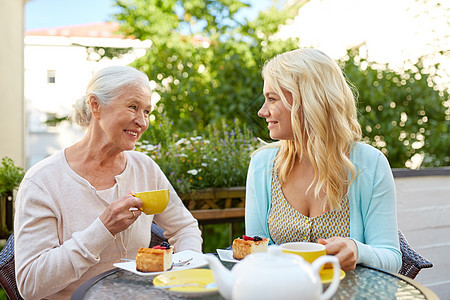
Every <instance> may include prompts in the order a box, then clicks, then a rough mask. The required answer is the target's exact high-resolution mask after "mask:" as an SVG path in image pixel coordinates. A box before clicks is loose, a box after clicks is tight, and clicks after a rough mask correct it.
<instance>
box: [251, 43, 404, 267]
mask: <svg viewBox="0 0 450 300" xmlns="http://www.w3.org/2000/svg"><path fill="white" fill-rule="evenodd" d="M262 74H263V78H264V91H263V93H264V97H265V101H264V104H263V106H262V107H261V109H260V110H259V112H258V116H260V117H261V118H265V119H266V121H267V124H268V129H269V131H270V137H271V138H272V139H275V140H280V141H279V142H276V143H272V144H269V145H266V146H265V147H263V148H261V149H259V150H258V151H256V152H255V153H254V154H253V156H252V158H251V162H250V166H249V170H248V176H247V195H246V213H245V214H246V215H245V226H246V234H247V235H251V236H253V235H259V236H263V237H269V238H270V242H271V243H275V244H282V243H285V242H298V241H309V242H318V243H321V244H324V245H326V248H327V253H328V254H333V255H335V256H336V257H337V258H338V259H339V262H340V264H341V268H342V269H343V270H353V269H354V268H355V267H356V264H359V263H364V264H367V265H371V266H374V267H379V268H382V269H385V270H389V271H392V272H397V271H398V270H399V269H400V266H401V252H400V249H399V242H398V236H397V217H396V198H395V187H394V180H393V176H392V172H391V169H390V166H389V163H388V161H387V159H386V157H385V156H384V155H383V154H382V153H381V152H380V151H378V150H377V149H375V148H373V147H371V146H369V145H367V144H363V143H361V142H360V139H361V128H360V125H359V124H358V121H357V111H356V105H355V98H354V95H353V93H352V89H351V88H350V86H349V84H348V83H347V82H346V80H345V78H344V76H343V73H342V71H341V69H340V68H339V66H338V65H337V64H336V62H335V61H333V60H332V59H330V58H329V57H328V56H327V55H325V54H324V53H322V52H321V51H319V50H315V49H299V50H294V51H291V52H287V53H283V54H280V55H278V56H276V57H275V58H273V59H272V60H270V61H269V62H267V63H266V65H265V66H264V68H263V71H262Z"/></svg>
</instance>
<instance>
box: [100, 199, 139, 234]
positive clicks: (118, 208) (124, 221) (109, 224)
mask: <svg viewBox="0 0 450 300" xmlns="http://www.w3.org/2000/svg"><path fill="white" fill-rule="evenodd" d="M141 206H142V200H141V199H139V198H135V197H133V196H131V195H127V196H124V197H122V198H119V199H117V200H116V201H114V202H113V203H111V204H110V205H109V206H108V208H107V209H106V210H105V211H104V212H103V213H102V214H101V215H100V221H102V223H103V224H104V225H105V227H106V228H107V229H108V230H109V232H111V234H112V235H116V234H118V233H119V232H121V231H123V230H125V229H127V228H128V227H129V226H130V225H131V224H133V223H134V222H135V221H136V219H137V218H138V217H139V216H140V215H141V211H140V210H139V208H140V207H141ZM130 208H133V210H130ZM135 208H137V209H135Z"/></svg>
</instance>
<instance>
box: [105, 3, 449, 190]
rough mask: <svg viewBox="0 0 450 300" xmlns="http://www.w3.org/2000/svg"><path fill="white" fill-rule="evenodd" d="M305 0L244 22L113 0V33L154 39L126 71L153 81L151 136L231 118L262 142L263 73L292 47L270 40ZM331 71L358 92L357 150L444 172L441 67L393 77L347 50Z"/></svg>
mask: <svg viewBox="0 0 450 300" xmlns="http://www.w3.org/2000/svg"><path fill="white" fill-rule="evenodd" d="M307 2H308V1H293V2H292V3H294V4H291V5H290V4H286V5H284V6H283V7H282V8H275V7H272V8H270V9H268V10H266V11H262V12H260V14H259V16H258V17H257V18H256V19H254V20H252V21H248V20H246V19H245V18H244V19H242V18H240V17H238V16H239V14H238V13H239V11H240V10H241V9H244V8H246V7H248V4H245V3H244V2H243V1H238V0H226V1H225V0H217V1H216V0H214V1H213V0H208V1H203V0H201V1H200V0H189V1H182V2H180V1H176V0H168V1H164V2H162V1H153V0H117V1H116V5H117V7H118V8H119V12H118V13H117V14H116V15H115V16H114V18H115V20H116V21H118V22H119V23H120V30H121V32H122V33H124V34H125V35H126V36H129V37H134V38H139V39H150V40H151V41H152V47H151V48H150V49H149V50H148V51H147V54H146V55H145V56H144V57H142V58H140V59H138V60H137V61H135V62H134V63H133V66H134V67H136V68H138V69H140V70H142V71H144V72H145V73H147V75H148V76H149V78H150V79H151V81H152V85H153V88H154V93H153V97H152V98H153V100H154V101H155V102H156V101H157V102H156V103H155V104H156V109H155V111H154V112H153V116H152V117H151V121H152V125H151V126H152V127H153V128H155V129H156V130H157V128H158V126H159V125H160V124H161V122H163V119H169V120H170V121H171V122H172V123H173V124H172V128H171V133H172V134H177V135H180V136H182V135H183V134H185V133H186V132H188V133H192V132H194V131H196V132H202V131H204V130H205V128H207V127H208V126H211V125H213V124H222V123H224V122H225V123H230V122H231V121H232V120H235V119H239V120H241V122H242V124H244V125H245V126H246V128H248V129H249V130H251V132H252V133H253V136H254V137H259V138H261V139H263V140H267V141H268V140H269V137H268V131H267V127H266V125H265V121H264V120H263V119H261V118H259V117H257V115H256V112H257V111H258V109H259V107H260V106H261V105H262V103H263V97H262V87H263V81H262V78H261V73H260V72H261V67H262V65H263V64H264V62H265V61H266V60H267V59H268V58H271V57H273V56H275V55H276V54H278V53H281V52H284V51H286V50H291V49H295V48H297V47H298V46H297V45H298V40H296V39H292V38H291V39H279V38H277V37H276V33H277V31H278V28H279V26H280V24H285V23H286V22H289V20H290V19H292V18H294V16H296V15H297V12H298V10H299V8H300V7H301V6H302V5H304V4H305V3H307ZM339 63H340V65H341V66H342V69H343V70H344V72H345V74H346V75H347V77H348V78H349V80H350V81H352V82H353V83H354V84H355V85H356V87H357V89H358V91H359V103H358V108H359V113H360V115H359V116H360V118H359V119H360V122H361V125H362V129H363V135H364V141H365V142H367V143H370V144H372V145H373V146H375V147H377V148H378V149H380V150H381V151H382V152H383V153H384V154H385V155H386V156H387V157H388V159H389V161H390V163H391V166H392V167H396V168H405V167H406V168H419V167H438V166H447V165H449V163H450V153H449V151H448V149H449V145H450V138H449V122H450V109H449V103H450V101H449V94H448V90H445V89H444V88H443V87H439V86H438V85H437V84H436V80H435V78H436V73H437V72H436V70H437V69H438V68H439V67H440V66H439V65H432V66H425V65H424V64H423V59H422V58H420V59H419V60H418V61H411V62H409V61H408V62H405V63H404V66H403V68H401V69H397V70H392V69H390V68H389V66H388V65H383V64H379V63H375V62H371V61H369V60H368V59H367V53H365V52H364V47H363V45H360V46H358V47H356V48H353V49H349V50H348V53H347V55H346V56H344V57H343V58H341V59H340V60H339ZM162 114H164V116H163V117H161V115H162ZM154 136H157V135H154ZM437 137H438V138H437ZM147 138H148V136H146V137H144V139H147ZM150 143H151V144H155V143H158V142H157V141H150ZM234 167H235V165H234V164H231V165H230V166H229V168H234ZM222 170H223V169H222ZM242 184H243V182H242Z"/></svg>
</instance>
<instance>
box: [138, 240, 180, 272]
mask: <svg viewBox="0 0 450 300" xmlns="http://www.w3.org/2000/svg"><path fill="white" fill-rule="evenodd" d="M172 253H173V246H170V245H169V244H168V243H167V242H162V243H161V244H160V245H157V246H155V247H153V248H140V249H139V250H138V253H137V255H136V270H138V271H140V272H164V271H167V270H170V269H172Z"/></svg>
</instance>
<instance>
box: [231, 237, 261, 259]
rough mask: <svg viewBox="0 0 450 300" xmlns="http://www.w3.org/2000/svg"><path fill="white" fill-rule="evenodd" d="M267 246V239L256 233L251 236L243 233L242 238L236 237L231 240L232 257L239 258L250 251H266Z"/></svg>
mask: <svg viewBox="0 0 450 300" xmlns="http://www.w3.org/2000/svg"><path fill="white" fill-rule="evenodd" d="M268 246H269V239H268V238H262V237H259V236H257V235H255V236H253V237H251V236H246V235H243V236H242V239H241V238H237V239H235V240H234V241H233V257H234V258H235V259H238V260H241V259H243V258H244V257H245V256H247V255H249V254H250V253H255V252H266V251H267V248H268Z"/></svg>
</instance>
